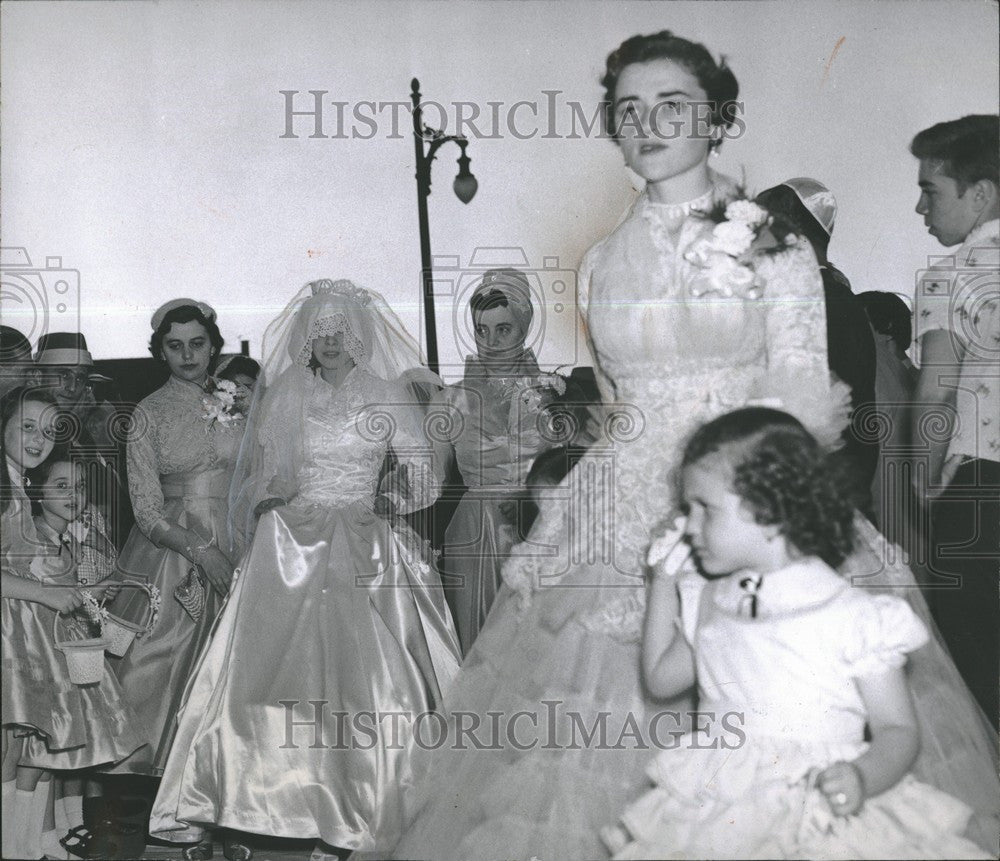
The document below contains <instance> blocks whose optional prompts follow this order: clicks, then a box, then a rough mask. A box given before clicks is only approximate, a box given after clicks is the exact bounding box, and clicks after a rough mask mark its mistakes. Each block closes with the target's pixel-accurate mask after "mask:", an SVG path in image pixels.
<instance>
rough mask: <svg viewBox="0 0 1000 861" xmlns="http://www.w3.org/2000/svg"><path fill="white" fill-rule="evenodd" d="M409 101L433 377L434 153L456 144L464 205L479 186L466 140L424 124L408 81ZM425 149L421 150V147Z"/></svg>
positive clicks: (458, 190)
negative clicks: (430, 205) (430, 209)
mask: <svg viewBox="0 0 1000 861" xmlns="http://www.w3.org/2000/svg"><path fill="white" fill-rule="evenodd" d="M410 87H411V89H410V99H411V100H412V102H413V146H414V149H415V151H416V156H417V174H416V176H417V215H418V218H419V221H420V266H421V272H420V275H421V283H422V285H423V290H424V329H425V331H426V335H427V367H429V368H430V369H431V370H432V371H433V372H434V373H435V374H436V373H438V371H439V370H440V366H439V363H438V349H437V326H436V324H435V320H434V269H433V266H432V264H431V231H430V225H429V222H428V219H427V197H428V195H429V194H430V193H431V162H432V161H434V156H435V153H437V151H438V150H439V149H440V148H441V147H442V146H444V144H446V143H448V142H449V141H454V142H455V143H456V144H458V146H459V149H460V150H461V153H460V154H459V157H458V175H457V176H456V177H455V181H454V182H453V183H452V188H453V189H454V190H455V196H456V197H458V199H459V200H460V201H462V203H468V202H469V201H470V200H472V198H473V197H474V196H475V194H476V189H477V188H479V183H478V182H476V178H475V177H474V176H473V175H472V172H471V171H470V170H469V162H470V161H471V159H470V158H469V157H468V156H467V155H466V154H465V148H466V146H467V145H468V143H469V141H468V139H467V138H465V137H464V136H462V135H446V134H445V133H444V132H443V131H442V130H441V129H431V128H428V127H427V126H425V125H424V120H423V110H422V109H421V107H420V81H418V80H417V79H416V78H414V79H413V80H412V81H411V82H410ZM425 143H426V144H427V145H428V146H427V147H426V149H425V147H424V144H425Z"/></svg>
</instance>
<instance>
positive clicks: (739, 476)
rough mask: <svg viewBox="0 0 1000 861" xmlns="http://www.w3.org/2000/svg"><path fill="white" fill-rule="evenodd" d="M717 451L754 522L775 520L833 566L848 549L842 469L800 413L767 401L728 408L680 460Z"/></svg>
mask: <svg viewBox="0 0 1000 861" xmlns="http://www.w3.org/2000/svg"><path fill="white" fill-rule="evenodd" d="M714 454H719V455H721V456H722V457H723V458H724V459H725V460H726V461H727V462H728V464H729V466H730V468H731V469H732V491H733V493H735V494H736V495H737V496H739V497H740V498H741V499H742V500H743V502H744V504H745V505H746V506H747V508H748V509H749V510H750V512H751V513H752V514H753V517H754V520H755V521H756V522H757V523H759V524H761V525H762V526H778V527H779V528H780V530H781V534H782V535H783V536H784V537H785V539H786V540H787V541H788V542H789V544H791V545H792V546H793V547H794V548H795V549H796V550H798V551H799V552H800V553H802V554H804V555H806V556H818V557H819V558H820V559H822V560H823V561H824V562H826V563H827V564H828V565H831V566H832V567H834V568H836V567H837V566H838V565H840V564H841V563H842V562H843V561H844V560H845V559H846V558H847V557H848V556H849V555H850V553H851V551H852V550H853V549H854V510H855V506H854V501H853V499H852V498H851V494H850V493H849V492H848V490H847V485H846V484H845V481H844V478H843V476H842V470H840V469H838V468H837V466H836V465H835V463H834V462H833V461H832V460H831V459H830V458H829V457H828V456H827V454H826V453H825V452H824V451H823V450H822V448H821V447H820V445H819V443H818V442H817V441H816V439H815V437H813V436H812V434H810V433H809V431H807V430H806V429H805V428H804V427H803V426H802V424H801V423H800V422H799V421H798V420H797V419H795V418H793V417H792V416H790V415H788V413H785V412H782V411H781V410H773V409H769V408H766V407H745V408H743V409H740V410H735V411H734V412H731V413H727V414H725V415H723V416H720V417H719V418H717V419H714V420H713V421H710V422H708V423H707V424H705V425H702V427H700V428H699V429H698V430H697V431H695V433H694V435H693V436H692V437H691V439H690V440H689V441H688V444H687V446H686V448H685V450H684V458H683V465H684V466H691V465H693V464H695V463H698V462H699V461H701V460H702V459H704V458H706V457H708V456H710V455H714Z"/></svg>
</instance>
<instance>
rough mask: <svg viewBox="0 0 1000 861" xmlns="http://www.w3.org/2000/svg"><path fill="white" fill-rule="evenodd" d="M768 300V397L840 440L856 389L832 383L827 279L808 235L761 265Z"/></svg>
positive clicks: (827, 438)
mask: <svg viewBox="0 0 1000 861" xmlns="http://www.w3.org/2000/svg"><path fill="white" fill-rule="evenodd" d="M758 272H759V274H761V275H762V276H763V277H764V278H765V279H766V282H765V286H764V295H763V297H762V299H761V301H763V302H765V303H767V306H766V307H767V318H766V324H765V326H766V330H765V337H766V349H767V376H766V381H765V383H764V386H763V389H764V390H763V392H762V396H763V398H764V399H765V400H774V401H777V402H778V403H779V404H780V408H781V409H784V410H787V411H788V412H790V413H792V414H793V415H794V416H796V418H798V419H799V420H800V421H801V422H802V423H803V424H805V425H806V426H807V427H808V428H809V430H810V431H812V432H813V434H815V435H816V437H817V438H818V439H819V440H820V442H821V443H823V444H824V445H827V446H833V445H835V444H836V442H837V440H838V438H839V437H840V434H841V432H842V431H843V429H844V427H845V426H846V424H847V421H848V418H849V415H850V395H851V393H850V389H849V388H848V387H847V386H846V385H845V384H844V383H842V382H839V381H837V382H832V381H831V377H830V370H829V364H828V359H827V340H826V305H825V302H824V298H823V278H822V275H821V274H820V270H819V266H818V264H817V263H816V257H815V255H814V254H813V251H812V247H811V246H810V245H809V243H808V241H806V240H805V239H800V240H799V242H798V244H797V245H796V246H794V247H793V248H791V249H790V250H788V251H786V252H784V253H782V254H777V255H774V256H769V257H765V258H764V259H763V261H762V262H761V264H760V265H759V267H758Z"/></svg>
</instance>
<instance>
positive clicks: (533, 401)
mask: <svg viewBox="0 0 1000 861" xmlns="http://www.w3.org/2000/svg"><path fill="white" fill-rule="evenodd" d="M564 394H566V380H565V378H564V377H562V376H561V375H560V374H538V375H537V376H534V377H527V378H526V379H525V380H524V382H523V386H522V388H521V391H520V394H519V397H520V399H521V404H522V405H523V406H524V407H527V408H528V409H529V410H540V409H542V407H544V406H547V405H548V404H549V403H551V402H552V401H553V400H555V399H556V398H560V397H562V396H563V395H564Z"/></svg>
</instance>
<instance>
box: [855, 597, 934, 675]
mask: <svg viewBox="0 0 1000 861" xmlns="http://www.w3.org/2000/svg"><path fill="white" fill-rule="evenodd" d="M861 597H862V598H863V599H864V600H859V601H858V602H857V604H856V605H855V606H854V607H852V608H851V610H852V612H851V616H850V621H849V624H848V626H847V633H846V637H845V639H846V642H845V643H844V649H843V654H842V658H843V661H844V665H845V667H846V669H847V673H848V675H850V676H852V677H858V676H872V675H878V674H880V673H885V672H888V671H889V670H893V669H898V668H900V667H902V666H903V665H904V664H905V663H906V656H907V654H909V653H910V652H913V651H916V650H917V649H919V648H920V647H921V646H923V645H924V644H925V643H927V640H928V636H929V635H928V632H927V628H926V627H925V625H924V623H923V622H921V621H920V619H918V618H917V615H916V614H915V613H914V612H913V610H912V609H910V605H909V604H907V603H906V601H904V600H903V599H902V598H897V597H895V596H893V595H864V596H861Z"/></svg>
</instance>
